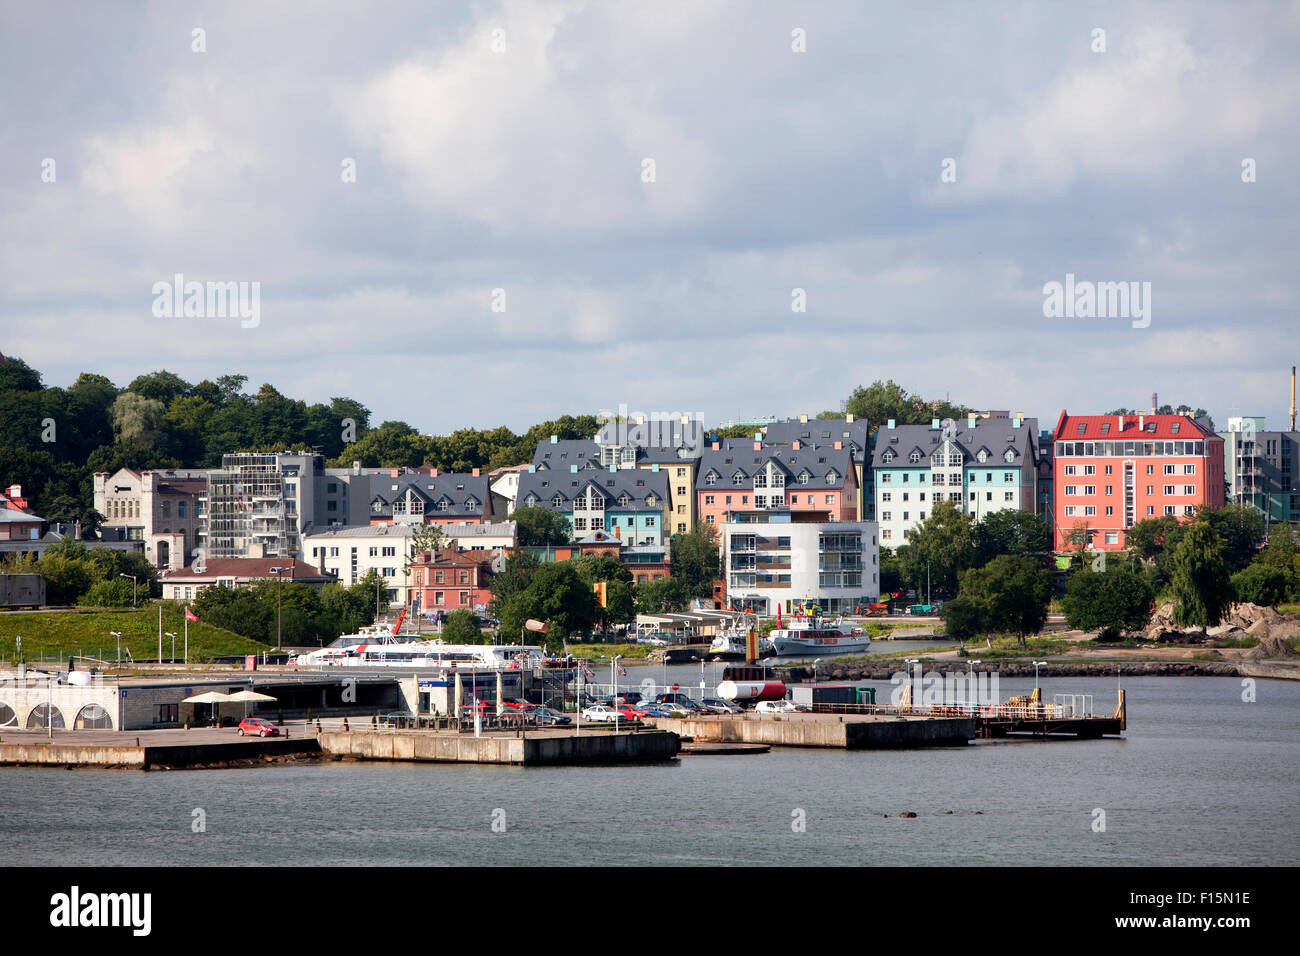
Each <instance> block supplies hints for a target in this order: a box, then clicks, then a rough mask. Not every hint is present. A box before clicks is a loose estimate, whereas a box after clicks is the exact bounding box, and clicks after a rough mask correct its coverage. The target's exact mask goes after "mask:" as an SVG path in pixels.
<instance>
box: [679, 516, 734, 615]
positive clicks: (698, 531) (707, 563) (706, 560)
mask: <svg viewBox="0 0 1300 956" xmlns="http://www.w3.org/2000/svg"><path fill="white" fill-rule="evenodd" d="M669 553H670V554H671V556H672V557H671V563H670V564H669V573H670V574H671V575H672V576H673V577H675V578H679V579H680V580H681V582H682V585H683V587H684V588H685V590H686V595H687V599H688V600H689V599H690V598H697V597H698V598H704V597H710V596H711V595H712V594H713V581H714V579H715V578H718V577H721V575H722V565H721V563H720V559H719V556H718V529H717V527H716V526H714V525H711V524H709V523H708V522H707V521H700V522H696V524H695V527H694V528H692V529H691V530H690V531H688V532H686V533H685V534H675V535H673V536H672V538H671V540H670V544H669Z"/></svg>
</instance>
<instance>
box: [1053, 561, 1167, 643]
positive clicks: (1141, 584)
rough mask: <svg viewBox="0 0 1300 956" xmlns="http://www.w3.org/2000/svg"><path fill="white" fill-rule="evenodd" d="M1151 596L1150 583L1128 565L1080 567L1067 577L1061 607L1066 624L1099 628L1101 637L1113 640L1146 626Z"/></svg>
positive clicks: (1080, 627)
mask: <svg viewBox="0 0 1300 956" xmlns="http://www.w3.org/2000/svg"><path fill="white" fill-rule="evenodd" d="M1154 597H1155V595H1154V593H1153V592H1152V590H1151V585H1150V584H1148V583H1147V582H1146V581H1145V580H1144V579H1143V578H1142V577H1141V576H1140V575H1138V574H1137V573H1135V572H1134V571H1133V570H1132V569H1131V568H1128V567H1124V566H1120V567H1117V568H1113V569H1111V570H1108V571H1092V570H1090V569H1088V568H1084V569H1082V570H1080V571H1076V572H1075V573H1074V574H1072V575H1071V576H1070V583H1069V584H1068V585H1067V586H1066V592H1065V597H1064V598H1063V599H1062V601H1061V606H1062V609H1063V610H1064V612H1065V620H1066V622H1067V623H1068V624H1069V625H1070V627H1073V628H1077V629H1078V630H1081V631H1094V630H1099V631H1101V636H1102V637H1103V638H1105V639H1106V640H1114V639H1115V638H1116V637H1118V636H1119V635H1120V634H1132V633H1135V632H1137V631H1140V630H1142V629H1143V628H1144V627H1146V624H1147V621H1149V620H1150V619H1151V602H1152V600H1153V598H1154Z"/></svg>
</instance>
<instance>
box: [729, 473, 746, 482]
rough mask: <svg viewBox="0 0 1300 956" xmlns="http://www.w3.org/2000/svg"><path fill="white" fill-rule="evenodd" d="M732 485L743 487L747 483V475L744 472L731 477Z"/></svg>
mask: <svg viewBox="0 0 1300 956" xmlns="http://www.w3.org/2000/svg"><path fill="white" fill-rule="evenodd" d="M731 483H732V484H733V485H743V484H744V483H745V473H744V472H743V471H738V472H736V473H735V474H734V475H732V476H731Z"/></svg>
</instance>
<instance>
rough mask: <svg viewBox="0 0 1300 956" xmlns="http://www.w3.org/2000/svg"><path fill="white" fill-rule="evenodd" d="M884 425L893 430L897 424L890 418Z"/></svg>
mask: <svg viewBox="0 0 1300 956" xmlns="http://www.w3.org/2000/svg"><path fill="white" fill-rule="evenodd" d="M885 427H886V428H888V429H889V430H890V431H893V430H894V429H895V428H897V427H898V426H897V425H896V424H895V420H894V419H892V418H891V419H890V420H889V422H888V423H887V424H886V425H885Z"/></svg>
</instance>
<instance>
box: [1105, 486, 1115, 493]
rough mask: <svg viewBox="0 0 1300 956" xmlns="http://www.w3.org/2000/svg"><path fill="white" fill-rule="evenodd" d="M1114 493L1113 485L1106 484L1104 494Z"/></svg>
mask: <svg viewBox="0 0 1300 956" xmlns="http://www.w3.org/2000/svg"><path fill="white" fill-rule="evenodd" d="M1114 493H1115V486H1114V485H1107V486H1106V494H1108V495H1113V494H1114Z"/></svg>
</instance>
